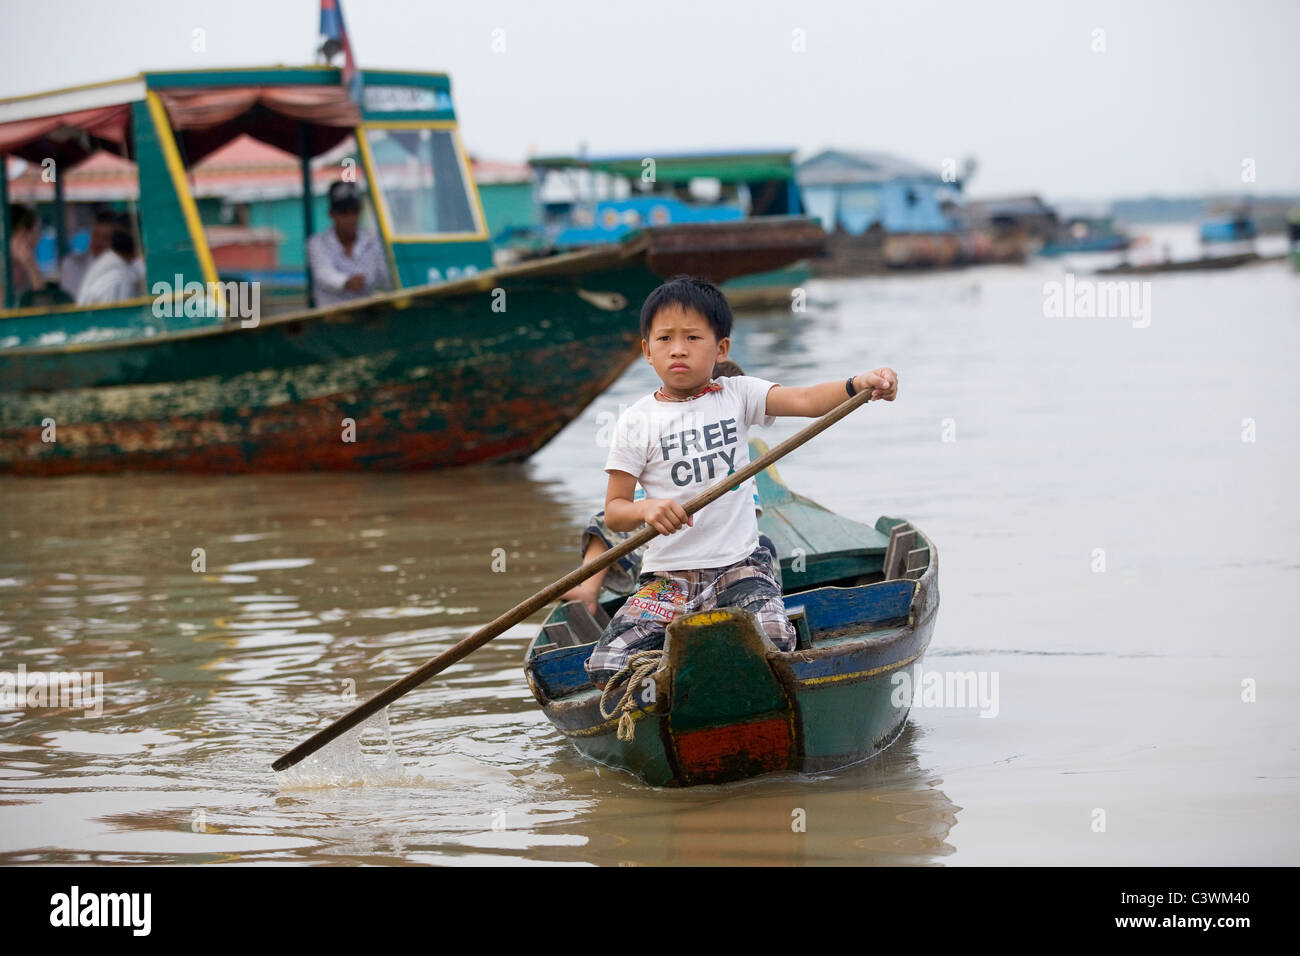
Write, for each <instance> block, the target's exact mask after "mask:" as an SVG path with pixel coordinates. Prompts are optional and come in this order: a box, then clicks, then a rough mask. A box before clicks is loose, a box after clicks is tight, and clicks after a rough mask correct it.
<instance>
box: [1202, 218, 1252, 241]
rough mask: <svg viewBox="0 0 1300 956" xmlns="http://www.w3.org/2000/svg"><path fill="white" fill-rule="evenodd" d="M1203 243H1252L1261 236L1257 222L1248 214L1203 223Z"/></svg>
mask: <svg viewBox="0 0 1300 956" xmlns="http://www.w3.org/2000/svg"><path fill="white" fill-rule="evenodd" d="M1200 235H1201V242H1202V243H1205V244H1207V245H1208V244H1210V243H1215V242H1250V241H1252V240H1254V239H1255V238H1256V237H1257V236H1258V235H1259V230H1258V228H1257V227H1256V226H1255V221H1254V220H1253V219H1251V218H1250V216H1249V215H1247V214H1246V213H1238V214H1237V215H1235V216H1228V217H1226V218H1223V219H1211V220H1209V221H1207V222H1203V223H1201V231H1200Z"/></svg>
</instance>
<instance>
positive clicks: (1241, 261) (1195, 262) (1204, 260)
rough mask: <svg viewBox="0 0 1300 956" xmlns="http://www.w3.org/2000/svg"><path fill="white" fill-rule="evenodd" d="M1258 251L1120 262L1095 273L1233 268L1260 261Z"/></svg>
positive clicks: (1119, 273)
mask: <svg viewBox="0 0 1300 956" xmlns="http://www.w3.org/2000/svg"><path fill="white" fill-rule="evenodd" d="M1260 261H1263V260H1261V258H1260V255H1259V253H1256V252H1241V253H1237V254H1236V255H1231V256H1202V257H1201V258H1200V259H1182V260H1177V259H1173V260H1168V261H1165V262H1140V263H1136V264H1130V263H1127V262H1125V263H1121V264H1120V265H1117V266H1110V267H1108V268H1105V269H1098V270H1097V275H1099V276H1108V275H1152V274H1154V273H1157V272H1197V271H1201V270H1205V269H1235V268H1237V266H1244V265H1245V264H1246V263H1248V262H1260Z"/></svg>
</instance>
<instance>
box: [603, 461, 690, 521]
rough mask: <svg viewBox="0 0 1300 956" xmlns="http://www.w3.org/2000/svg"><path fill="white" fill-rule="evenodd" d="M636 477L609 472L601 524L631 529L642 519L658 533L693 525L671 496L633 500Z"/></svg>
mask: <svg viewBox="0 0 1300 956" xmlns="http://www.w3.org/2000/svg"><path fill="white" fill-rule="evenodd" d="M635 494H636V476H635V475H629V474H628V473H627V472H626V471H611V472H610V473H609V486H608V487H607V488H606V490H605V524H606V525H608V526H609V530H610V531H635V530H636V529H637V528H639V527H640V526H641V523H642V522H644V523H646V524H648V525H651V526H653V527H654V529H655V530H656V531H658V532H659V533H660V534H672V533H673V532H674V531H680V530H681V529H682V528H685V527H689V526H690V525H693V524H695V520H694V519H693V518H692V517H691V516H690V515H688V514H687V513H686V509H685V508H683V507H682V506H681V505H679V504H678V503H677V502H675V501H673V500H672V499H671V498H642V499H641V500H640V501H633V500H632V496H633V495H635Z"/></svg>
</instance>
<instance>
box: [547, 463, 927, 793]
mask: <svg viewBox="0 0 1300 956" xmlns="http://www.w3.org/2000/svg"><path fill="white" fill-rule="evenodd" d="M765 451H766V447H765V446H764V445H763V444H762V442H758V441H755V442H751V450H750V453H751V455H752V456H754V457H757V456H758V455H760V454H763V453H764V452H765ZM757 481H758V490H759V498H760V500H761V501H762V504H763V514H762V516H761V517H760V518H759V532H760V533H761V534H766V535H767V536H768V537H769V538H771V539H772V541H773V543H774V544H775V545H776V547H777V553H778V555H779V557H780V561H781V571H782V579H783V591H784V599H785V605H786V610H787V613H788V614H789V617H790V620H791V622H792V623H793V624H794V625H795V628H796V630H797V631H798V635H799V638H798V647H797V648H796V649H795V650H794V651H792V652H790V653H782V652H780V651H778V650H777V649H776V648H775V647H774V646H773V645H772V644H771V642H770V641H768V640H767V638H766V637H765V636H764V635H763V633H762V632H761V631H760V630H759V629H758V628H757V627H756V626H755V622H754V619H753V617H752V616H751V615H750V614H749V613H748V612H746V611H743V610H740V609H738V608H721V609H718V610H713V611H704V612H700V613H696V614H692V615H688V616H685V617H683V618H680V619H678V620H675V621H673V622H672V623H671V624H670V625H669V626H668V632H667V640H666V642H665V646H664V654H663V657H662V658H661V660H660V662H659V665H658V670H657V671H655V673H654V674H653V675H652V677H653V681H652V684H653V691H654V692H653V693H649V694H641V698H640V700H639V701H638V703H637V709H635V710H633V711H631V712H630V713H629V714H628V717H630V718H631V728H630V731H631V739H630V740H623V739H620V737H619V733H618V727H619V719H618V718H617V717H614V718H606V717H604V716H602V713H601V709H600V701H601V692H600V691H599V690H597V689H596V688H595V687H594V686H593V685H592V684H591V682H590V681H589V680H588V678H587V673H586V671H585V669H584V667H583V664H584V662H585V661H586V660H587V658H588V657H589V656H590V654H591V651H592V647H593V646H594V643H595V641H596V640H597V639H598V638H599V636H600V632H601V630H602V627H603V622H604V621H605V620H607V619H608V618H607V615H608V614H609V613H611V612H613V611H615V610H617V609H618V607H619V605H620V604H621V603H622V601H623V598H622V597H621V596H618V595H614V594H612V593H610V592H608V591H607V592H605V594H603V595H602V599H601V602H600V605H599V609H600V614H599V615H598V616H596V617H593V616H592V615H591V614H590V612H588V611H587V609H586V607H585V606H584V605H583V604H582V603H581V602H577V601H574V602H568V603H566V604H561V605H559V606H557V607H556V608H555V609H554V610H553V611H552V612H551V614H550V615H549V616H548V617H547V619H546V621H545V622H544V624H543V626H542V627H541V629H540V630H539V631H538V633H537V636H536V637H535V638H534V639H533V641H532V643H531V645H530V646H529V648H528V651H527V654H526V656H525V661H524V671H525V674H526V675H527V678H528V685H529V687H530V688H531V689H532V692H533V695H534V696H535V697H536V698H537V701H538V703H539V704H541V706H542V710H543V711H544V712H545V714H546V716H547V719H549V720H550V721H551V723H552V724H553V725H554V726H555V728H556V729H557V730H559V731H560V733H562V734H564V735H565V736H566V737H568V738H569V740H570V741H571V742H572V743H573V744H574V745H575V746H576V747H577V748H578V750H580V751H581V752H582V753H584V754H586V755H587V756H588V757H591V758H593V759H594V760H597V761H599V762H600V763H602V764H605V765H607V766H610V767H615V768H617V769H619V770H625V771H628V772H629V773H632V774H634V775H635V776H637V777H639V778H640V779H641V780H643V781H644V782H646V783H648V784H651V785H654V786H691V785H695V784H715V783H725V782H728V781H732V780H738V779H742V778H745V777H752V776H756V775H759V774H765V773H772V772H778V771H795V772H801V773H817V772H823V771H829V770H835V769H838V768H840V767H846V766H848V765H850V764H854V763H857V762H859V761H862V760H865V759H867V758H869V757H871V756H872V755H874V754H876V753H879V752H880V751H881V750H883V749H884V748H885V747H887V746H889V744H890V743H891V742H892V741H893V740H894V739H895V738H896V737H897V736H898V735H899V733H901V732H902V729H903V727H904V725H905V723H906V721H907V714H908V709H909V707H910V705H911V699H910V694H905V693H900V692H899V686H900V685H899V683H898V679H897V678H896V675H898V674H900V673H903V672H907V673H908V675H909V683H908V684H907V685H906V686H909V687H910V686H913V685H912V684H911V683H910V680H911V679H912V678H914V677H915V669H916V668H917V667H918V666H919V664H920V661H921V657H922V655H923V654H924V653H925V650H926V647H927V646H928V645H929V643H930V635H931V633H932V632H933V630H934V622H935V615H936V612H937V611H938V607H939V591H938V586H937V574H938V559H937V554H936V551H935V548H934V545H933V544H932V543H931V541H930V540H929V539H928V538H927V537H925V536H924V535H923V534H921V533H920V532H919V531H917V530H916V529H914V528H912V527H911V525H909V524H908V523H907V522H905V521H902V520H900V519H897V518H883V517H882V518H880V519H879V520H878V521H877V522H876V524H875V527H874V528H873V527H868V526H867V525H864V524H860V523H858V522H856V521H852V520H850V519H847V518H843V517H840V516H838V515H835V514H833V513H832V512H830V511H828V510H826V509H825V508H823V507H822V506H821V505H818V504H817V503H816V502H813V501H811V500H809V499H808V498H805V497H803V496H801V495H798V494H795V493H793V492H792V491H790V489H789V488H787V487H786V485H785V484H784V482H783V481H782V480H781V478H780V476H779V475H778V474H777V472H776V469H775V468H768V469H767V470H766V471H764V472H762V473H760V474H759V475H758V478H757Z"/></svg>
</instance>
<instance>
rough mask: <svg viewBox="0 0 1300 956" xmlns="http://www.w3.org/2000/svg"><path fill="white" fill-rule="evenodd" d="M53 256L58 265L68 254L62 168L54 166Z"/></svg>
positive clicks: (66, 212) (66, 213) (61, 263)
mask: <svg viewBox="0 0 1300 956" xmlns="http://www.w3.org/2000/svg"><path fill="white" fill-rule="evenodd" d="M54 236H55V240H54V258H55V260H56V261H57V262H58V264H59V265H60V266H62V265H63V257H64V256H66V255H67V254H68V207H67V204H66V203H65V202H64V198H63V170H61V169H59V167H58V166H55V167H54Z"/></svg>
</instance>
